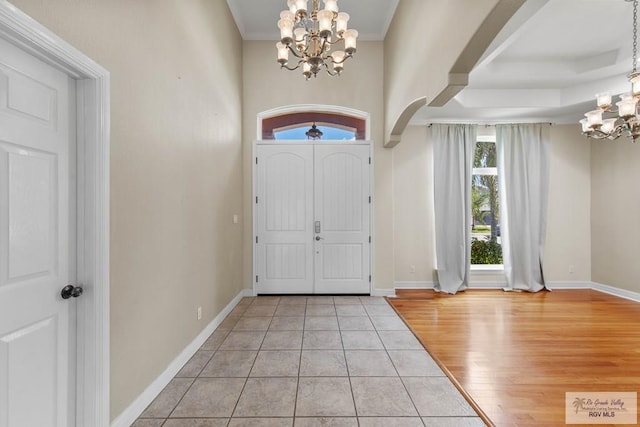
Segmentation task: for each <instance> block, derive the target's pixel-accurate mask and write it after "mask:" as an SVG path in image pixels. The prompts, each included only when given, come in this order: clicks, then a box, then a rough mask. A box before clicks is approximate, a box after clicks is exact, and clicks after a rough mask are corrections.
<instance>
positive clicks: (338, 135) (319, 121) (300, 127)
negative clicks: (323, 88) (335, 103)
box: [262, 111, 366, 141]
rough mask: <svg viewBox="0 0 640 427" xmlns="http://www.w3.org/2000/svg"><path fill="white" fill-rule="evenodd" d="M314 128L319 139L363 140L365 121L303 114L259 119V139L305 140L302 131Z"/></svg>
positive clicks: (318, 113) (322, 114)
mask: <svg viewBox="0 0 640 427" xmlns="http://www.w3.org/2000/svg"><path fill="white" fill-rule="evenodd" d="M314 124H315V125H316V127H317V129H318V130H320V131H321V132H322V136H321V137H320V140H321V141H322V140H338V141H351V140H364V139H365V138H366V120H365V119H363V118H360V117H355V116H349V115H346V114H340V113H333V112H314V111H306V112H300V113H287V114H282V115H279V116H272V117H267V118H264V119H262V140H270V139H276V140H287V139H290V140H291V139H293V140H301V139H307V134H306V132H307V131H309V130H310V129H311V126H313V125H314Z"/></svg>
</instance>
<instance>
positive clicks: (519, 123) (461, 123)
mask: <svg viewBox="0 0 640 427" xmlns="http://www.w3.org/2000/svg"><path fill="white" fill-rule="evenodd" d="M535 124H541V125H549V126H553V125H554V123H551V122H505V123H473V122H457V123H454V122H433V123H429V124H428V125H427V127H431V126H433V125H477V126H483V127H486V128H488V127H494V126H496V125H535Z"/></svg>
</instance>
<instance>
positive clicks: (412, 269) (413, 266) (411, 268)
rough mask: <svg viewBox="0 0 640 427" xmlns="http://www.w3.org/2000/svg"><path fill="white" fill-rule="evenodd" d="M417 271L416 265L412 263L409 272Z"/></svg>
mask: <svg viewBox="0 0 640 427" xmlns="http://www.w3.org/2000/svg"><path fill="white" fill-rule="evenodd" d="M415 272H416V266H415V265H412V266H411V267H410V268H409V273H415Z"/></svg>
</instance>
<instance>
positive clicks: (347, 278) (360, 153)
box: [314, 145, 371, 294]
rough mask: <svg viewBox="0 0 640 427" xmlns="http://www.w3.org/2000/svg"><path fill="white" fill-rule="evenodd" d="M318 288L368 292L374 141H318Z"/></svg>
mask: <svg viewBox="0 0 640 427" xmlns="http://www.w3.org/2000/svg"><path fill="white" fill-rule="evenodd" d="M314 172H315V179H314V183H315V191H314V197H315V221H317V223H314V224H316V225H317V226H319V228H318V229H314V232H315V233H314V234H315V237H314V243H315V292H316V293H321V294H340V293H346V294H362V293H369V283H370V282H369V272H370V269H369V264H370V259H369V252H370V249H369V248H370V241H369V239H370V237H369V236H370V226H369V224H370V209H369V203H370V198H369V196H370V194H371V193H370V191H369V176H370V175H369V147H368V146H364V145H330V146H325V145H317V146H316V147H315V167H314Z"/></svg>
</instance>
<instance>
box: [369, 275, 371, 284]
mask: <svg viewBox="0 0 640 427" xmlns="http://www.w3.org/2000/svg"><path fill="white" fill-rule="evenodd" d="M369 283H371V275H369Z"/></svg>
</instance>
